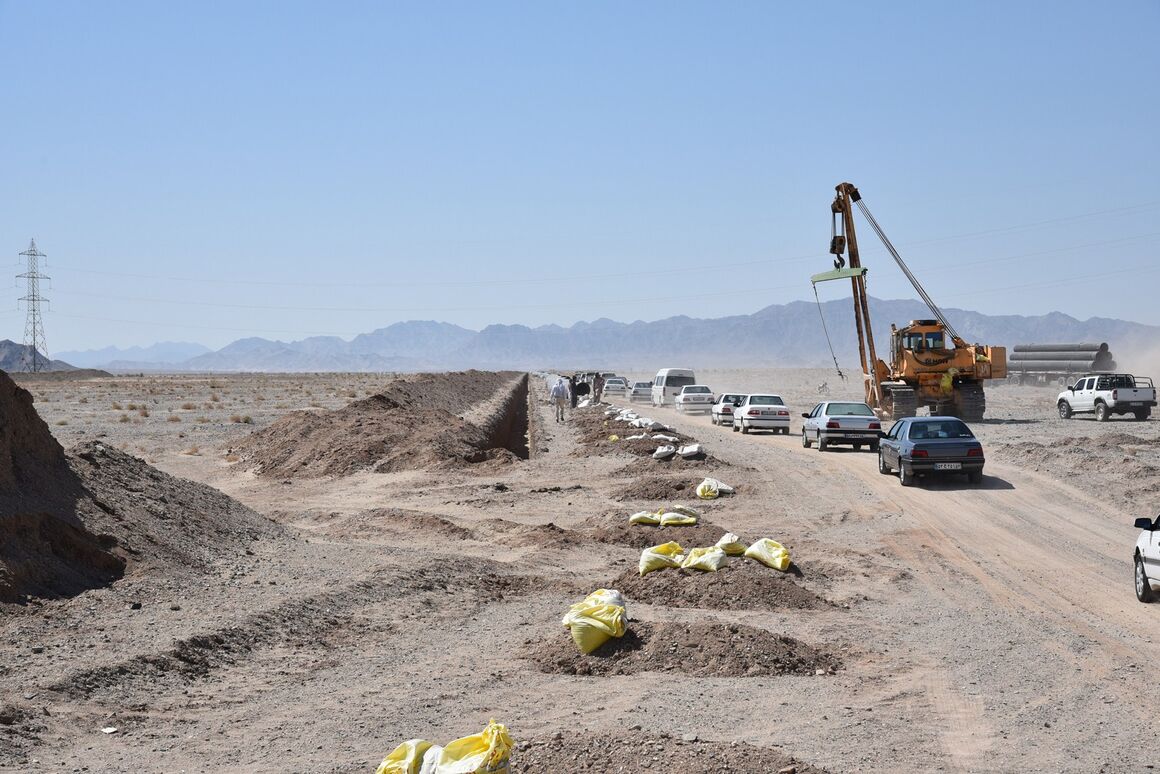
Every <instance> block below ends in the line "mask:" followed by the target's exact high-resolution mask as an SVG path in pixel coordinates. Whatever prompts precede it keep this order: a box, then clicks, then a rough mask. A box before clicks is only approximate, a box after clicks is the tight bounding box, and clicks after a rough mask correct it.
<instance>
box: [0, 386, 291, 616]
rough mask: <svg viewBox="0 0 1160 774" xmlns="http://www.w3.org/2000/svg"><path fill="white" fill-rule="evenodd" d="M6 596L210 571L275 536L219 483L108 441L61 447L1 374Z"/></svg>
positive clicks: (0, 529)
mask: <svg viewBox="0 0 1160 774" xmlns="http://www.w3.org/2000/svg"><path fill="white" fill-rule="evenodd" d="M0 418H2V423H0V602H18V601H22V600H24V599H27V598H29V597H61V596H71V595H74V594H77V593H80V592H81V591H84V590H86V589H90V588H95V587H98V586H101V585H105V584H107V583H110V582H112V581H114V580H116V579H117V578H119V577H121V576H122V575H123V574H124V573H125V572H127V571H132V570H133V569H135V568H138V567H140V568H142V569H144V568H158V567H168V568H170V569H173V570H179V571H182V572H184V571H189V570H194V571H196V570H206V569H209V568H210V566H211V565H213V563H214V562H215V561H217V560H219V559H221V558H223V557H226V556H230V555H233V554H236V553H240V552H242V551H244V550H245V549H244V547H245V545H246V544H248V542H249V541H251V540H253V539H255V538H257V537H259V536H261V535H263V534H274V533H275V532H277V529H276V528H275V527H274V526H273V525H272V524H271V523H270V522H268V521H267V520H265V519H264V518H262V517H261V516H259V515H258V514H257V513H254V512H253V511H251V510H250V509H248V508H246V507H244V506H242V505H241V504H240V503H238V502H236V501H234V500H232V499H230V498H229V497H226V496H225V495H223V494H221V493H220V492H218V491H217V490H215V489H212V488H210V487H207V486H204V485H201V484H195V483H193V482H190V481H184V480H181V479H177V478H173V477H172V476H169V475H166V474H165V473H162V472H161V471H159V470H156V469H154V468H152V467H150V466H149V465H147V464H146V463H144V462H142V461H141V460H139V459H137V458H135V457H132V456H130V455H128V454H125V453H123V452H120V451H117V450H116V449H113V448H112V447H108V446H105V445H104V444H101V443H95V442H94V443H87V444H83V445H81V446H79V447H76V448H75V449H73V450H71V451H70V452H69V453H68V454H66V453H65V452H64V450H63V449H62V448H61V446H60V444H58V443H57V442H56V439H54V438H53V437H52V434H51V433H50V432H49V429H48V426H47V425H46V424H45V423H44V421H43V420H42V419H41V418H40V416H39V415H38V414H37V413H36V410H35V409H34V408H33V406H32V396H31V395H30V394H29V393H28V392H27V391H26V390H24V389H22V388H20V387H18V386H16V384H15V383H14V382H13V381H12V380H11V379H10V378H9V377H8V376H7V374H4V373H3V372H0Z"/></svg>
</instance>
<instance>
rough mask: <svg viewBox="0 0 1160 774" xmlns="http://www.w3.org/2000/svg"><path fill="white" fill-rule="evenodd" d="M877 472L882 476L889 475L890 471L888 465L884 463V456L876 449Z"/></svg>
mask: <svg viewBox="0 0 1160 774" xmlns="http://www.w3.org/2000/svg"><path fill="white" fill-rule="evenodd" d="M878 472H879V473H881V474H882V475H884V476H889V475H890V474H891V473H893V472H894V471H892V470H891V469H890V466H889V465H887V464H886V458H885V457H883V456H882V451H881V450H879V451H878Z"/></svg>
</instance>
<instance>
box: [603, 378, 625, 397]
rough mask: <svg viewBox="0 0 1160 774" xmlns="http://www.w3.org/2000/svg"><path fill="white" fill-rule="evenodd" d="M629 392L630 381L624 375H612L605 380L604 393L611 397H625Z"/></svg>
mask: <svg viewBox="0 0 1160 774" xmlns="http://www.w3.org/2000/svg"><path fill="white" fill-rule="evenodd" d="M627 394H628V381H627V380H626V379H625V378H624V377H623V376H610V377H608V379H606V380H605V382H604V395H605V397H608V398H611V397H612V396H614V395H615V396H616V397H618V398H623V397H624V396H625V395H627Z"/></svg>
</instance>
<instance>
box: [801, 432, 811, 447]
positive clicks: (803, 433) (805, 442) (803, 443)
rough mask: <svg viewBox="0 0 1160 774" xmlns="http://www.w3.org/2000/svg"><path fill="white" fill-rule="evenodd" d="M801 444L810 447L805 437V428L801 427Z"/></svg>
mask: <svg viewBox="0 0 1160 774" xmlns="http://www.w3.org/2000/svg"><path fill="white" fill-rule="evenodd" d="M802 446H804V447H806V448H807V449H808V448H810V439H809V438H807V437H806V429H805V428H804V427H803V428H802Z"/></svg>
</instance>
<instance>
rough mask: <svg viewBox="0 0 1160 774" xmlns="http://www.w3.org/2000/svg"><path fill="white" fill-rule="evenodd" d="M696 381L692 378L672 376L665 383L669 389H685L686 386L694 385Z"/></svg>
mask: <svg viewBox="0 0 1160 774" xmlns="http://www.w3.org/2000/svg"><path fill="white" fill-rule="evenodd" d="M695 381H696V380H695V379H694V378H693V377H691V376H672V375H670V376H669V378H668V380H667V381H666V382H665V386H667V387H684V386H685V385H686V384H692V383H693V382H695Z"/></svg>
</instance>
